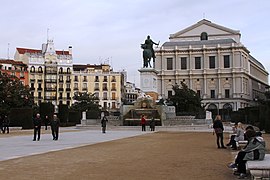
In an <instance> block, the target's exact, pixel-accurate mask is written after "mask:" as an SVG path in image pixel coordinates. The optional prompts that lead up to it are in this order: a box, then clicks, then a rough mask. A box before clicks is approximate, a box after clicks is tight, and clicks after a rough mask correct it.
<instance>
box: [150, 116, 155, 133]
mask: <svg viewBox="0 0 270 180" xmlns="http://www.w3.org/2000/svg"><path fill="white" fill-rule="evenodd" d="M155 126H156V123H155V118H154V117H152V119H151V121H150V131H155Z"/></svg>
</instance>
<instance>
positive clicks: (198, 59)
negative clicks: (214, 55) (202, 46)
mask: <svg viewBox="0 0 270 180" xmlns="http://www.w3.org/2000/svg"><path fill="white" fill-rule="evenodd" d="M195 69H201V57H195Z"/></svg>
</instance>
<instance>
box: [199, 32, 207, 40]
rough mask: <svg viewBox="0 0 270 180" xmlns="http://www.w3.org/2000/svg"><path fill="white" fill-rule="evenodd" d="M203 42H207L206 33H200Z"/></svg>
mask: <svg viewBox="0 0 270 180" xmlns="http://www.w3.org/2000/svg"><path fill="white" fill-rule="evenodd" d="M203 40H208V35H207V33H206V32H202V33H201V41H203Z"/></svg>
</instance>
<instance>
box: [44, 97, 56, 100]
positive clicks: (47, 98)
mask: <svg viewBox="0 0 270 180" xmlns="http://www.w3.org/2000/svg"><path fill="white" fill-rule="evenodd" d="M44 100H56V96H45V97H44Z"/></svg>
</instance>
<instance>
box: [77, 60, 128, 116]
mask: <svg viewBox="0 0 270 180" xmlns="http://www.w3.org/2000/svg"><path fill="white" fill-rule="evenodd" d="M73 76H74V79H73V80H74V88H73V90H74V92H75V93H76V92H88V93H91V94H95V96H96V97H98V98H99V100H100V101H99V105H100V106H101V107H102V109H103V110H109V111H119V108H120V105H121V101H122V99H123V96H124V73H123V72H115V71H113V70H112V69H111V67H110V65H108V64H100V65H90V64H86V65H79V64H74V65H73Z"/></svg>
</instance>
